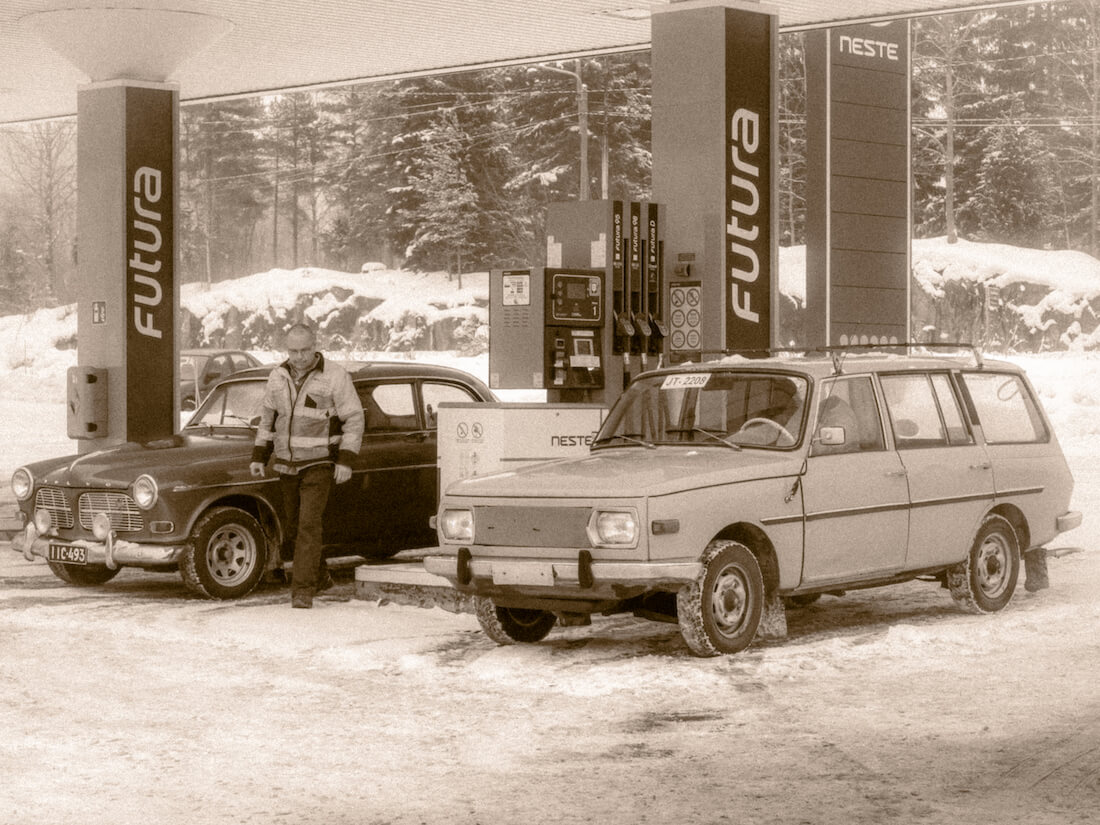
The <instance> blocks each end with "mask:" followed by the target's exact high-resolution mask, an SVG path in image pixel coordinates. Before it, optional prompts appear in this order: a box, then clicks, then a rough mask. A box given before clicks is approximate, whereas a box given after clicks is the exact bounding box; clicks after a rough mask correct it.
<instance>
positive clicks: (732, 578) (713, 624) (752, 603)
mask: <svg viewBox="0 0 1100 825" xmlns="http://www.w3.org/2000/svg"><path fill="white" fill-rule="evenodd" d="M702 562H703V570H702V572H701V573H700V574H699V577H698V578H697V579H696V580H695V581H693V582H691V583H690V584H687V585H684V586H683V587H681V588H680V590H679V592H677V594H676V613H677V619H678V621H679V623H680V633H681V634H682V635H683V637H684V641H685V642H687V646H688V648H690V650H691V652H692V653H694V654H696V655H697V656H717V655H719V654H721V653H737V652H739V651H742V650H744V649H745V648H746V647H748V646H749V644H751V643H752V640H753V639H754V638H755V637H756V630H757V628H758V627H759V626H760V617H761V614H762V613H763V609H764V576H763V574H762V573H761V572H760V563H759V562H758V561H757V560H756V556H754V555H753V554H752V551H751V550H749V548H747V547H746V546H745V545H743V544H740V543H738V542H736V541H725V540H718V541H712V542H711V543H710V544H709V545H707V549H706V551H705V552H704V553H703V559H702Z"/></svg>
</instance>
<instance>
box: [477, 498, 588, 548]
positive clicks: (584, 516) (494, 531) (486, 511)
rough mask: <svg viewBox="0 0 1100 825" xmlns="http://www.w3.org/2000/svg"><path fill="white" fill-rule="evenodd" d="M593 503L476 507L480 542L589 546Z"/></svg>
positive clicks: (514, 544) (501, 544)
mask: <svg viewBox="0 0 1100 825" xmlns="http://www.w3.org/2000/svg"><path fill="white" fill-rule="evenodd" d="M591 513H592V509H591V508H590V507H475V508H474V524H475V525H476V530H477V536H476V537H475V541H476V542H477V543H478V544H484V545H487V546H498V547H499V546H509V545H510V546H514V547H588V546H589V541H588V533H587V532H585V527H586V526H587V525H588V517H589V516H590V515H591Z"/></svg>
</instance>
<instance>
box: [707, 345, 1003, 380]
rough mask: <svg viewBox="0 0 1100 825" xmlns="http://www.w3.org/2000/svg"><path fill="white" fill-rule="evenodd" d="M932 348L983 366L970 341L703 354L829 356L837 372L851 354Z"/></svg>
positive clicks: (773, 349) (715, 351) (748, 350)
mask: <svg viewBox="0 0 1100 825" xmlns="http://www.w3.org/2000/svg"><path fill="white" fill-rule="evenodd" d="M935 350H966V351H968V352H969V353H970V355H971V357H973V359H974V364H975V366H977V368H978V369H981V368H982V366H983V362H982V353H981V349H980V348H979V347H978V345H977V344H972V343H969V342H962V341H960V342H955V343H946V342H939V343H930V342H923V341H904V342H903V341H899V342H896V343H878V344H841V345H836V346H827V347H767V348H758V349H728V350H707V351H705V352H704V353H703V355H704V357H705V356H707V355H713V356H714V357H719V358H721V357H726V356H729V355H741V356H744V357H746V358H768V357H771V356H773V355H778V354H781V353H794V354H798V355H807V356H812V355H822V356H825V355H828V356H829V357H830V358H831V359H832V362H833V370H834V371H835V372H836V373H837V374H839V373H840V371H841V369H840V368H841V364H842V363H843V361H844V356H846V355H849V354H851V353H861V354H864V353H873V352H887V353H894V354H897V353H899V352H901V354H904V355H914V354H919V353H920V352H921V351H924V352H930V351H935Z"/></svg>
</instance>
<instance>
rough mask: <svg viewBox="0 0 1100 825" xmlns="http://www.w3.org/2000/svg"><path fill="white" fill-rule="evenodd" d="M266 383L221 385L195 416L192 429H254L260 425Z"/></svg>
mask: <svg viewBox="0 0 1100 825" xmlns="http://www.w3.org/2000/svg"><path fill="white" fill-rule="evenodd" d="M266 385H267V382H266V381H228V382H226V383H224V384H219V385H218V386H217V387H215V388H214V391H213V392H211V393H210V395H208V396H207V397H206V400H205V401H203V403H202V406H201V407H199V409H198V410H197V411H196V412H195V414H194V415H193V416H191V420H190V421H188V422H187V425H186V426H185V427H184V429H191V428H192V427H254V426H256V425H257V424H258V423H259V422H260V408H261V406H262V405H263V400H264V387H265V386H266Z"/></svg>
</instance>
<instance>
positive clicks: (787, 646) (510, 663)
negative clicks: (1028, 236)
mask: <svg viewBox="0 0 1100 825" xmlns="http://www.w3.org/2000/svg"><path fill="white" fill-rule="evenodd" d="M444 360H446V361H447V362H448V363H458V364H459V365H463V366H466V367H467V368H468V369H470V370H471V371H472V372H475V373H479V374H482V376H483V377H484V370H485V363H484V359H483V357H482V358H475V359H457V358H454V357H449V356H444ZM1020 360H1022V361H1023V362H1024V363H1025V365H1026V366H1027V368H1028V369H1029V371H1030V374H1031V376H1032V379H1033V381H1034V383H1035V384H1036V386H1037V387H1038V389H1039V392H1040V394H1041V395H1042V398H1043V402H1044V404H1045V406H1046V407H1047V409H1048V411H1049V413H1050V415H1051V417H1052V419H1053V420H1054V422H1055V426H1056V428H1057V430H1058V432H1059V435H1060V437H1061V440H1062V442H1063V444H1064V447H1065V450H1066V452H1067V455H1068V457H1069V461H1070V464H1071V467H1072V469H1073V471H1074V474H1075V476H1076V479H1077V486H1076V489H1075V493H1074V507H1075V508H1076V509H1079V510H1081V511H1083V512H1084V514H1085V522H1084V525H1083V526H1082V527H1081V528H1079V529H1078V530H1077V531H1074V533H1072V534H1067V535H1065V536H1063V537H1061V538H1060V539H1059V540H1058V541H1056V542H1055V545H1056V546H1059V547H1066V546H1073V545H1076V546H1080V547H1083V548H1086V551H1085V552H1077V553H1071V554H1067V555H1064V556H1061V557H1058V558H1055V559H1052V560H1051V562H1050V574H1051V583H1052V584H1051V588H1050V589H1049V590H1045V591H1042V592H1040V593H1038V594H1034V595H1031V594H1026V593H1025V592H1024V591H1023V590H1022V589H1020V590H1019V591H1018V594H1017V597H1016V599H1015V600H1014V601H1013V603H1012V604H1011V605H1010V606H1009V608H1008V609H1007V610H1006V611H1004V612H1002V613H1000V614H997V615H993V616H970V615H966V614H962V613H959V612H958V611H957V610H956V608H955V607H954V605H953V603H952V601H951V599H950V597H949V596H948V595H947V594H946V592H945V591H943V590H940V589H937V588H936V587H934V586H932V585H929V584H925V583H911V584H907V585H903V586H901V587H895V588H888V589H882V590H872V591H863V592H858V593H851V594H848V595H846V596H844V597H843V598H833V597H825V598H823V599H822V600H821V601H819V602H818V603H817V604H815V605H813V606H811V607H809V608H806V609H803V610H799V611H791V612H790V614H789V620H788V621H789V625H790V633H789V637H788V638H787V639H786V640H785V641H782V642H770V643H767V644H758V645H755V646H753V647H752V648H750V649H749V650H748V651H746V652H745V653H743V654H741V655H738V656H734V657H729V658H721V659H711V660H700V659H696V658H693V657H692V656H691V655H690V654H689V653H688V651H687V648H686V647H685V646H684V644H683V642H682V641H681V639H680V637H679V634H678V632H677V629H676V628H675V626H672V625H662V624H654V623H649V622H644V621H641V620H636V619H631V618H623V617H612V618H606V619H602V620H598V621H596V622H595V623H594V624H593V626H591V627H588V628H570V629H564V630H562V629H559V630H555V631H554V632H553V633H552V634H551V636H550V638H549V639H548V640H547V641H546V642H544V643H542V644H539V645H536V646H531V647H508V648H505V647H496V646H495V645H494V644H493V643H492V642H490V641H489V640H488V639H487V638H486V637H485V636H484V635H483V634H482V633H481V632H480V631H479V630H478V627H477V623H476V620H475V619H474V618H473V617H472V616H469V615H465V614H459V615H456V614H452V613H447V612H444V611H442V610H439V609H437V608H436V609H420V608H415V607H405V606H397V605H392V604H389V605H387V604H382V605H379V604H375V603H371V602H365V601H362V600H358V599H353V598H352V594H353V590H354V585H353V582H352V575H351V574H352V571H350V570H344V571H340V575H339V576H338V581H339V582H340V586H339V587H338V590H337V595H336V596H335V597H333V598H328V597H326V598H325V599H322V600H319V601H318V602H317V603H316V609H314V610H312V611H308V612H307V611H292V610H290V609H289V607H288V605H287V596H286V592H285V591H284V590H281V589H277V588H268V589H263V590H260V591H259V592H257V593H256V594H254V595H253V596H251V597H249V598H248V599H246V600H244V601H243V602H239V603H231V604H220V603H211V602H206V601H202V600H197V599H194V598H192V597H190V596H188V595H187V593H186V591H185V590H184V588H183V587H182V585H181V584H180V582H179V579H178V577H177V576H175V575H168V574H164V575H152V574H146V573H138V572H132V571H124V572H123V574H121V575H120V576H119V577H118V578H117V579H115V580H114V581H113V582H112V583H111V584H109V585H107V586H105V587H103V588H98V589H92V590H83V589H79V590H78V589H75V588H71V587H67V586H65V585H63V584H61V583H60V582H59V581H57V580H56V579H54V577H53V576H52V575H51V574H50V573H49V572H48V570H47V569H46V568H45V565H44V564H42V563H38V564H30V563H28V562H25V561H24V560H23V558H22V556H20V555H18V554H16V553H14V552H11V551H10V550H9V549H8V547H7V545H5V544H0V582H2V583H3V584H2V586H0V684H2V685H3V686H4V693H5V695H6V697H7V698H6V701H5V702H4V703H2V704H0V730H2V731H3V736H2V737H0V776H2V777H3V782H2V783H0V823H4V825H32V824H34V825H37V823H59V824H60V823H74V824H75V823H81V825H98V823H103V825H107V824H108V823H110V825H129V823H133V824H134V825H138V823H141V825H147V823H182V822H199V823H282V822H286V823H318V825H319V824H320V823H349V824H350V823H377V825H382V824H383V823H386V824H387V825H414V824H415V823H433V824H434V823H462V824H464V823H470V824H471V825H472V824H473V823H481V824H482V825H490V824H492V825H495V824H496V823H501V825H504V824H506V823H517V822H538V823H562V825H566V824H567V823H570V824H571V823H582V822H592V823H601V824H603V823H623V825H634V823H644V822H650V823H669V822H683V823H734V824H735V825H749V824H750V823H815V824H816V823H822V824H823V825H831V824H832V823H836V825H852V824H853V823H883V822H896V823H907V824H908V823H915V822H921V823H936V824H939V823H942V825H960V823H963V824H965V823H986V822H1000V823H1020V825H1024V824H1025V823H1026V824H1027V825H1054V824H1055V823H1057V825H1061V823H1086V822H1093V821H1095V819H1094V817H1095V811H1096V810H1098V809H1100V748H1097V746H1096V743H1097V742H1098V741H1100V688H1098V687H1097V685H1098V684H1100V633H1098V632H1097V631H1098V629H1100V596H1098V595H1097V586H1098V583H1100V553H1097V552H1096V551H1097V550H1100V545H1098V544H1097V542H1096V540H1095V532H1094V525H1095V524H1096V523H1097V518H1098V516H1100V460H1098V459H1100V439H1098V436H1100V433H1098V428H1100V423H1098V420H1097V415H1096V411H1097V405H1098V402H1100V356H1098V355H1096V354H1091V355H1083V354H1077V355H1072V356H1071V355H1058V354H1054V355H1047V356H1041V357H1040V356H1031V357H1028V358H1025V359H1020ZM10 377H11V376H10V374H9V375H8V376H5V377H4V380H5V382H6V381H7V380H9V379H10ZM7 396H8V394H7V393H4V395H3V396H0V422H3V431H4V439H3V443H2V445H0V464H3V465H6V467H8V468H10V467H13V466H15V465H16V464H18V463H20V462H21V461H23V460H24V459H26V458H31V457H41V456H44V455H45V454H47V452H49V451H50V450H52V449H55V448H56V449H57V450H60V451H66V450H67V449H68V442H67V440H66V439H65V438H64V409H63V406H62V405H61V404H60V403H58V402H56V401H44V400H40V401H19V400H11V399H10V398H8V397H7Z"/></svg>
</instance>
